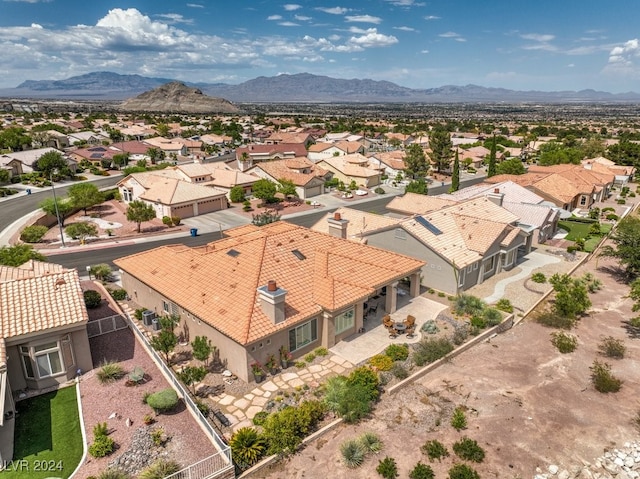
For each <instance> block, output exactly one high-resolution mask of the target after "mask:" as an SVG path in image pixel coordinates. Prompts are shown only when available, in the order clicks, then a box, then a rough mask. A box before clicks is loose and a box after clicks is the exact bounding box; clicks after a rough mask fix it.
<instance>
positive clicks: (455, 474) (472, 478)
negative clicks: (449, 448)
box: [449, 464, 480, 479]
mask: <svg viewBox="0 0 640 479" xmlns="http://www.w3.org/2000/svg"><path fill="white" fill-rule="evenodd" d="M449 479H480V474H478V472H477V471H476V470H475V469H473V468H472V467H469V466H467V465H466V464H454V465H453V467H452V468H451V469H449Z"/></svg>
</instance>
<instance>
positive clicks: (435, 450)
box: [420, 439, 449, 462]
mask: <svg viewBox="0 0 640 479" xmlns="http://www.w3.org/2000/svg"><path fill="white" fill-rule="evenodd" d="M420 450H421V451H422V452H423V453H424V454H426V455H427V457H428V458H429V461H431V462H433V460H434V459H437V460H438V461H440V460H441V459H442V458H443V457H447V456H448V455H449V451H447V448H446V447H445V446H444V444H442V443H441V442H440V441H438V440H437V439H434V440H432V441H427V442H425V443H424V444H423V445H422V447H421V448H420Z"/></svg>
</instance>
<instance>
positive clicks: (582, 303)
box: [549, 273, 591, 318]
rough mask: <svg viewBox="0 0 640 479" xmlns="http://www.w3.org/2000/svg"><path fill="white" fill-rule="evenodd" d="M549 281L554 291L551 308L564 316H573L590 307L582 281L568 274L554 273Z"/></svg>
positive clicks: (587, 294)
mask: <svg viewBox="0 0 640 479" xmlns="http://www.w3.org/2000/svg"><path fill="white" fill-rule="evenodd" d="M549 282H550V283H551V285H552V286H553V289H554V290H555V292H556V296H555V300H554V304H553V309H554V311H555V312H556V313H557V314H559V315H560V316H563V317H565V318H575V317H576V316H579V315H581V314H583V313H584V312H585V311H587V309H589V308H590V307H591V300H590V299H589V293H588V292H587V288H586V286H585V285H584V282H583V281H580V280H579V279H573V278H572V277H571V276H569V275H568V274H562V275H560V274H557V273H556V274H554V275H553V276H552V277H551V278H549Z"/></svg>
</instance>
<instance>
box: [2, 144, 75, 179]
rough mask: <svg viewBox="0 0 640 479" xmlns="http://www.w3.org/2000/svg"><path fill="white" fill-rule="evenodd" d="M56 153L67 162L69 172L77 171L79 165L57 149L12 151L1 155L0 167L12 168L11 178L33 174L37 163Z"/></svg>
mask: <svg viewBox="0 0 640 479" xmlns="http://www.w3.org/2000/svg"><path fill="white" fill-rule="evenodd" d="M51 151H55V152H56V153H60V154H61V155H62V157H63V158H64V159H65V160H66V161H67V165H68V166H69V170H71V171H72V172H75V171H76V168H77V166H78V163H77V162H76V161H75V160H73V159H71V158H69V157H67V156H66V155H65V154H64V153H63V152H61V151H59V150H56V149H55V148H36V149H35V150H24V151H12V152H9V153H3V154H2V155H0V166H3V167H5V166H8V167H10V168H11V176H19V175H22V174H25V173H33V171H35V170H34V165H35V163H36V162H37V161H38V160H39V159H40V157H41V156H42V155H44V154H45V153H49V152H51Z"/></svg>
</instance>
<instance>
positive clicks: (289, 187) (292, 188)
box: [278, 178, 298, 198]
mask: <svg viewBox="0 0 640 479" xmlns="http://www.w3.org/2000/svg"><path fill="white" fill-rule="evenodd" d="M278 183H279V185H278V192H280V193H282V194H283V195H284V196H285V198H286V197H289V196H295V197H296V198H297V197H298V192H297V191H296V185H295V184H294V183H293V181H291V180H287V179H284V178H280V179H279V180H278Z"/></svg>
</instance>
